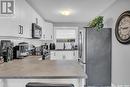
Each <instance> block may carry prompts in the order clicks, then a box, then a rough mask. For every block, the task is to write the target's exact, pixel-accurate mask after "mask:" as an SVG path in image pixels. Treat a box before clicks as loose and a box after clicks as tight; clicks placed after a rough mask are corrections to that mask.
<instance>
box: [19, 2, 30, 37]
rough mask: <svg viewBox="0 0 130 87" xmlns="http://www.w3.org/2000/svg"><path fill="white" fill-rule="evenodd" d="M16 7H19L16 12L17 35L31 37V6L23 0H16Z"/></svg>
mask: <svg viewBox="0 0 130 87" xmlns="http://www.w3.org/2000/svg"><path fill="white" fill-rule="evenodd" d="M18 3H19V4H17V7H18V8H19V12H18V11H17V12H18V20H17V23H18V24H17V26H18V37H25V38H30V37H31V16H32V12H31V9H32V8H31V7H30V6H29V5H28V3H27V2H26V1H25V0H18Z"/></svg>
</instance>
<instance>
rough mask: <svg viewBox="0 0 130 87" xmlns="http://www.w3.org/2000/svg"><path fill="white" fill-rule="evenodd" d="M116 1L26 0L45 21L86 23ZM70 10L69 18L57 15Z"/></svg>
mask: <svg viewBox="0 0 130 87" xmlns="http://www.w3.org/2000/svg"><path fill="white" fill-rule="evenodd" d="M114 1H116V0H27V2H28V3H29V4H30V5H31V6H32V7H33V8H34V9H35V10H36V11H37V12H38V13H39V14H40V15H41V16H42V17H43V18H44V19H45V20H48V21H52V22H78V23H79V22H80V23H82V22H88V21H90V20H91V19H93V18H94V17H95V16H97V15H99V14H100V13H101V12H102V11H104V10H105V9H106V8H108V7H109V6H110V5H111V4H112V3H114ZM65 9H71V10H72V14H71V15H70V16H63V15H60V14H59V11H60V10H65Z"/></svg>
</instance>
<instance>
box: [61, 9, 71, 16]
mask: <svg viewBox="0 0 130 87" xmlns="http://www.w3.org/2000/svg"><path fill="white" fill-rule="evenodd" d="M59 12H60V14H61V15H64V16H69V15H71V13H72V11H71V10H70V9H68V10H62V11H59Z"/></svg>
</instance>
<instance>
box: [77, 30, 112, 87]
mask: <svg viewBox="0 0 130 87" xmlns="http://www.w3.org/2000/svg"><path fill="white" fill-rule="evenodd" d="M78 35H79V36H78V37H79V38H78V41H79V42H78V43H79V61H80V62H81V63H82V64H83V65H84V71H85V72H86V74H87V75H88V78H87V79H86V81H85V84H86V86H94V87H100V86H101V87H105V86H111V28H103V29H101V30H100V31H97V30H95V29H92V28H84V29H79V34H78Z"/></svg>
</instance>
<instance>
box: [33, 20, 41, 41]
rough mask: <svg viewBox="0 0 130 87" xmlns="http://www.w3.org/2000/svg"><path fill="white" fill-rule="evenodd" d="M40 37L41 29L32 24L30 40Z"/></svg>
mask: <svg viewBox="0 0 130 87" xmlns="http://www.w3.org/2000/svg"><path fill="white" fill-rule="evenodd" d="M41 37H42V27H40V26H39V25H37V24H36V23H32V38H35V39H40V38H41Z"/></svg>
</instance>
